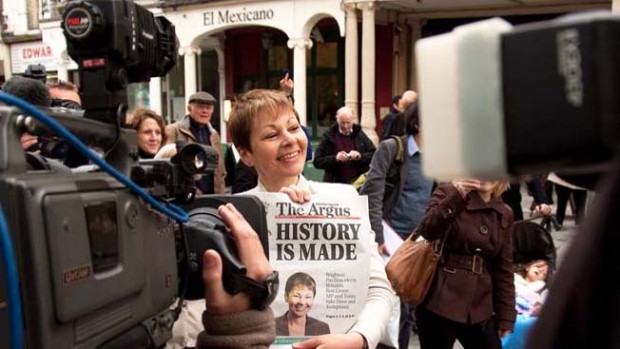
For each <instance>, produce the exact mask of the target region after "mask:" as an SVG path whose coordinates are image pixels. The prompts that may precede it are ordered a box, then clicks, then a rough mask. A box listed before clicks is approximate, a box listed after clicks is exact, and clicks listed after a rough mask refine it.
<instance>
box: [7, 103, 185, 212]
mask: <svg viewBox="0 0 620 349" xmlns="http://www.w3.org/2000/svg"><path fill="white" fill-rule="evenodd" d="M0 102H4V103H5V104H9V105H14V106H16V107H18V108H19V109H21V110H22V111H24V112H25V113H26V114H28V115H31V116H33V117H34V118H35V119H37V120H39V121H41V122H42V123H44V124H45V125H47V126H48V127H49V128H50V129H52V130H53V131H54V132H56V134H57V135H58V136H60V137H62V138H64V139H66V140H67V141H68V142H69V144H71V145H72V146H73V147H75V148H76V149H77V150H79V151H80V152H81V153H82V154H84V155H85V156H86V157H87V158H88V159H89V160H90V161H92V162H94V163H95V164H97V165H98V166H99V168H101V169H102V170H104V171H105V172H107V173H109V174H110V175H111V176H112V177H114V178H116V180H118V181H119V182H121V183H123V184H124V185H126V186H127V187H128V188H129V189H131V191H133V192H134V193H136V194H137V195H138V196H140V197H141V198H143V199H144V200H146V202H148V203H149V204H151V205H152V206H153V207H154V208H155V209H156V210H158V211H160V212H162V213H163V214H165V215H167V216H169V217H171V218H173V219H175V220H176V221H179V222H187V220H188V219H189V216H188V214H187V212H185V210H183V209H182V208H180V207H178V206H176V205H173V204H167V205H164V204H162V203H161V202H160V201H157V200H156V199H155V198H154V197H153V196H151V194H149V193H148V192H147V191H146V190H144V189H142V188H141V187H140V186H139V185H137V184H135V183H134V182H133V181H132V180H131V179H129V178H127V177H125V176H123V174H121V173H120V172H118V171H117V170H116V169H115V168H114V167H112V166H110V164H108V163H107V162H105V161H104V160H103V159H101V158H100V157H99V156H97V154H95V153H94V152H93V151H92V150H90V149H89V148H88V147H87V146H86V145H84V143H82V141H80V140H79V139H78V138H77V137H75V136H74V135H73V134H72V133H71V132H69V131H68V130H67V129H66V128H65V127H64V126H62V125H61V124H60V123H59V122H58V121H56V120H54V119H53V118H51V117H49V116H47V115H46V114H45V113H43V112H42V111H40V110H39V109H37V108H35V107H34V106H32V105H30V104H29V103H28V102H26V101H24V100H23V99H21V98H18V97H15V96H12V95H10V94H7V93H4V92H0Z"/></svg>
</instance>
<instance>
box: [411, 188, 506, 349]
mask: <svg viewBox="0 0 620 349" xmlns="http://www.w3.org/2000/svg"><path fill="white" fill-rule="evenodd" d="M507 187H508V182H507V181H480V180H477V179H461V180H454V181H453V182H452V183H446V184H442V185H440V186H439V187H438V188H437V190H435V192H434V193H433V195H432V197H431V200H430V203H429V207H428V209H427V211H426V213H425V214H424V217H423V218H422V221H421V222H420V224H419V225H418V232H419V233H420V234H421V235H422V236H423V237H424V238H425V239H427V240H429V241H432V240H437V239H444V241H445V244H444V248H443V254H442V257H441V259H440V261H439V263H438V265H437V272H436V274H435V278H434V280H433V283H432V285H431V288H430V289H429V291H428V294H427V295H426V298H425V299H424V301H423V302H422V304H420V305H419V306H418V307H417V309H416V319H417V323H418V331H419V338H420V346H421V348H422V349H451V348H452V347H453V345H454V342H455V341H456V340H458V341H459V342H461V344H462V345H463V347H464V348H465V349H491V348H501V343H500V341H499V338H500V337H503V336H504V335H506V334H508V333H509V332H510V331H512V329H513V327H514V322H515V317H516V311H515V287H514V283H513V270H512V241H511V235H512V222H513V216H512V210H511V209H510V208H509V207H508V206H507V205H505V204H504V203H503V201H502V198H501V194H502V192H504V191H505V190H506V188H507Z"/></svg>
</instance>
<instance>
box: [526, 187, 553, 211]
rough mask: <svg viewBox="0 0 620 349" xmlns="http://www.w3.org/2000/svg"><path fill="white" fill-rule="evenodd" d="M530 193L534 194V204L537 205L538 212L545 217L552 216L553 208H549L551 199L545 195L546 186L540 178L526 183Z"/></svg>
mask: <svg viewBox="0 0 620 349" xmlns="http://www.w3.org/2000/svg"><path fill="white" fill-rule="evenodd" d="M525 184H526V185H527V189H528V191H529V192H530V193H531V194H532V197H533V198H534V202H535V203H536V211H537V212H540V213H542V214H544V215H548V214H551V207H550V206H549V198H548V197H547V194H546V193H545V186H544V185H543V181H542V179H540V178H534V179H532V180H529V181H527V182H525Z"/></svg>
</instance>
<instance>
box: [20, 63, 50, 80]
mask: <svg viewBox="0 0 620 349" xmlns="http://www.w3.org/2000/svg"><path fill="white" fill-rule="evenodd" d="M23 75H24V77H27V78H31V79H35V80H39V81H41V82H42V83H44V84H45V83H46V82H47V70H46V69H45V66H44V65H43V64H28V67H26V70H25V71H24V74H23Z"/></svg>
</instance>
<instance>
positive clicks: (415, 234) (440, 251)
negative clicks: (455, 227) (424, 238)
mask: <svg viewBox="0 0 620 349" xmlns="http://www.w3.org/2000/svg"><path fill="white" fill-rule="evenodd" d="M450 230H451V229H450V228H448V231H447V232H446V233H445V234H444V235H443V236H442V237H441V238H439V239H437V240H435V241H434V242H433V250H435V251H436V252H437V253H438V254H439V256H441V255H442V254H443V248H444V246H445V245H446V240H447V239H448V235H449V234H450ZM421 235H422V233H421V232H420V231H419V230H418V228H416V229H415V230H414V231H413V233H411V235H410V236H409V239H411V240H412V241H415V240H417V239H418V238H419V237H420V236H421ZM437 244H439V245H438V246H439V249H437V248H436V246H437Z"/></svg>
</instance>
